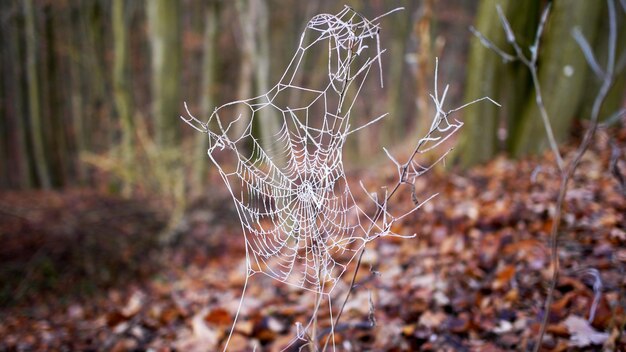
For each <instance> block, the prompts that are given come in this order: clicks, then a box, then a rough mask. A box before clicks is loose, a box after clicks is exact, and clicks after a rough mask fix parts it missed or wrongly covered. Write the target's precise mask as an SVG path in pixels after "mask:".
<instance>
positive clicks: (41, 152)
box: [22, 0, 51, 189]
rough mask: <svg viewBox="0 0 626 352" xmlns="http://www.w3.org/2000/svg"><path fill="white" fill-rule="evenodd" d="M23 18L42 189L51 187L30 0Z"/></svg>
mask: <svg viewBox="0 0 626 352" xmlns="http://www.w3.org/2000/svg"><path fill="white" fill-rule="evenodd" d="M22 4H23V9H24V19H25V25H26V75H27V86H28V105H29V116H30V119H29V120H30V129H31V133H30V142H31V144H32V146H33V157H34V161H35V171H36V173H37V181H38V182H39V184H40V186H41V187H42V188H44V189H48V188H50V187H51V181H50V170H49V168H48V164H47V160H46V153H45V149H44V138H43V131H42V123H41V106H40V104H41V101H40V92H39V80H38V75H37V38H38V37H37V35H36V30H35V9H34V8H33V1H32V0H24V2H23V3H22Z"/></svg>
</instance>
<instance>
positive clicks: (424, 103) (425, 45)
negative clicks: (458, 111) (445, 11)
mask: <svg viewBox="0 0 626 352" xmlns="http://www.w3.org/2000/svg"><path fill="white" fill-rule="evenodd" d="M433 7H434V0H424V1H422V5H421V6H420V9H419V11H420V16H419V20H418V21H417V22H415V37H416V38H417V41H418V43H419V46H418V48H417V53H416V60H417V70H416V73H417V75H416V76H417V82H416V88H417V89H416V94H417V97H416V98H415V99H416V106H417V116H418V118H417V135H418V136H420V137H421V136H425V135H426V134H427V133H428V130H429V129H430V121H432V118H433V114H434V112H435V109H434V108H433V105H432V101H431V100H430V96H429V94H430V92H431V88H430V87H431V86H432V82H433V77H434V72H433V70H434V66H435V65H434V55H433V45H432V40H431V38H432V31H431V25H432V22H433Z"/></svg>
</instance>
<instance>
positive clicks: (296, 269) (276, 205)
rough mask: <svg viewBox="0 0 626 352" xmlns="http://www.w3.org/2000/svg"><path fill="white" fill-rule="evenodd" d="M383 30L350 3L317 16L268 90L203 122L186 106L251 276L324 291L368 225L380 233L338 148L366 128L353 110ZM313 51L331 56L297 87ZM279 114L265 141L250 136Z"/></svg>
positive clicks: (376, 59)
mask: <svg viewBox="0 0 626 352" xmlns="http://www.w3.org/2000/svg"><path fill="white" fill-rule="evenodd" d="M381 17H382V16H381ZM379 18H380V17H379ZM379 30H380V28H379V25H378V24H375V23H374V22H373V21H369V20H367V19H365V18H364V17H362V16H361V15H359V14H358V13H357V12H355V11H354V10H352V9H351V8H349V7H347V6H346V7H345V8H344V9H343V10H342V11H340V12H339V13H338V14H336V15H329V14H320V15H317V16H314V17H313V18H312V19H311V20H310V21H309V22H308V24H307V26H306V29H305V31H304V32H303V34H302V36H301V39H300V44H299V47H298V49H297V52H296V54H295V55H294V57H293V59H292V60H291V62H290V64H289V67H288V68H287V70H286V72H285V73H284V75H283V77H282V78H281V80H280V82H279V83H278V84H277V85H276V86H274V87H273V88H272V89H271V90H270V91H269V92H267V93H266V94H263V95H261V96H258V97H255V98H252V99H247V100H239V101H235V102H232V103H228V104H225V105H223V106H222V107H220V108H217V109H216V110H215V111H214V112H213V114H212V115H211V117H210V118H209V122H208V123H202V122H200V121H198V120H197V119H195V118H194V117H193V116H192V115H191V114H190V113H189V116H190V118H189V119H185V121H187V122H188V123H189V124H191V125H192V126H193V127H194V128H196V129H198V130H200V131H202V132H205V133H208V135H209V137H210V146H209V150H208V154H209V157H210V158H211V160H212V161H213V162H214V164H215V165H216V166H217V168H218V170H219V172H220V175H221V176H222V178H223V180H224V182H225V184H226V186H227V187H228V190H229V191H230V193H231V195H232V197H233V200H234V202H235V205H236V208H237V212H238V215H239V217H240V220H241V224H242V228H243V232H244V235H245V241H246V250H247V254H248V270H249V274H255V273H263V274H266V275H268V276H270V277H272V278H274V279H277V280H279V281H282V282H285V283H288V284H291V285H295V286H297V287H301V288H304V289H308V290H311V291H314V292H318V293H330V291H332V289H333V288H334V287H335V284H336V282H337V280H338V279H339V278H340V277H341V275H342V274H343V273H344V272H345V271H346V268H347V266H348V264H349V263H350V262H351V261H352V260H353V258H354V256H355V255H356V253H357V252H358V251H359V250H360V249H361V248H362V247H363V246H364V245H365V244H366V243H367V242H368V241H370V240H371V239H372V238H373V236H372V234H373V231H374V233H380V232H381V231H383V229H382V228H381V227H380V226H379V225H377V224H376V221H373V220H372V219H371V218H370V217H368V216H367V215H366V214H365V212H364V211H363V210H362V209H361V208H359V206H358V205H357V204H356V202H355V200H354V197H353V195H352V192H351V191H350V188H349V186H348V182H347V179H346V174H345V171H344V163H343V153H342V151H343V147H344V145H345V142H346V138H347V136H348V135H350V134H351V133H353V132H355V131H356V130H358V129H360V128H363V127H365V126H361V127H359V128H356V129H351V127H350V124H349V121H350V112H351V110H352V107H353V104H354V101H355V100H356V97H357V96H358V93H359V91H360V90H361V88H362V86H363V83H364V82H365V77H366V76H367V75H368V73H369V71H370V69H371V67H372V66H373V65H374V64H375V63H377V64H378V65H380V57H381V54H382V53H383V52H384V51H382V50H380V45H379V34H378V33H379ZM311 49H317V50H320V51H322V52H323V53H324V54H325V55H327V56H328V67H327V69H328V76H327V78H328V79H327V81H326V82H323V83H324V84H322V85H321V89H314V88H311V87H303V86H298V85H296V84H295V82H296V81H302V80H303V75H302V72H301V71H302V70H301V68H302V67H301V66H302V63H303V61H305V58H306V54H307V53H308V52H309V51H310V50H311ZM379 68H380V66H379ZM381 84H382V76H381ZM348 97H349V98H348ZM382 117H384V115H383V116H380V117H378V118H376V119H374V120H372V121H370V122H369V123H368V124H367V125H369V124H370V123H373V122H376V121H378V120H379V119H381V118H382ZM257 120H259V121H257ZM276 121H278V127H277V128H276V127H275V129H276V131H273V133H272V134H271V138H269V140H268V138H266V139H265V140H263V139H262V137H255V135H254V134H253V131H255V129H256V128H257V126H259V124H271V123H272V122H276ZM220 151H225V152H226V153H227V154H230V155H231V156H232V157H234V159H235V160H236V165H235V167H231V168H230V169H229V168H228V166H227V165H226V163H224V162H222V161H221V160H219V157H218V156H217V154H218V152H220Z"/></svg>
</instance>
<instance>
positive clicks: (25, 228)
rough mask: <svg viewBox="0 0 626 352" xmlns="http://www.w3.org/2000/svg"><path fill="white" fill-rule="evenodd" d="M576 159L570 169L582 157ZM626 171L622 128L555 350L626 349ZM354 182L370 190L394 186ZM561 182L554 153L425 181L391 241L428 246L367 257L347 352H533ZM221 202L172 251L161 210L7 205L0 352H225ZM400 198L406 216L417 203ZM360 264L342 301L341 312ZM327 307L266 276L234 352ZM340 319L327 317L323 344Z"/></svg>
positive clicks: (601, 158)
mask: <svg viewBox="0 0 626 352" xmlns="http://www.w3.org/2000/svg"><path fill="white" fill-rule="evenodd" d="M609 136H611V137H610V138H609ZM615 146H618V147H615ZM563 151H564V152H565V155H566V156H569V157H570V158H571V156H572V151H573V149H572V148H571V147H567V146H565V147H563ZM620 153H621V154H620ZM616 157H617V158H618V159H615V158H616ZM612 160H619V162H617V163H616V164H615V163H612ZM625 160H626V129H622V130H620V131H610V132H608V133H607V132H606V131H604V132H601V133H600V134H599V135H598V136H597V137H596V140H595V143H594V146H593V148H592V150H590V151H589V152H588V153H587V154H586V156H585V157H584V159H583V162H582V164H581V166H580V168H579V170H578V172H577V173H576V175H575V177H574V180H573V182H572V183H571V185H570V191H569V193H568V196H567V199H566V212H565V216H564V219H563V222H562V224H561V231H560V235H559V244H560V245H559V257H560V263H561V270H560V277H559V281H558V285H557V290H556V293H555V297H554V298H555V299H554V304H553V305H552V308H551V310H550V317H549V320H550V325H549V327H548V335H547V337H546V338H545V340H544V350H545V351H569V350H571V351H578V350H617V351H624V350H626V333H625V332H624V331H623V330H624V324H625V323H626V314H625V307H626V185H625V184H624V183H623V182H624V175H625V174H626V163H625ZM350 177H351V178H352V179H353V180H354V181H355V182H357V181H358V180H363V182H364V184H365V185H366V187H367V188H368V189H375V185H377V184H393V182H394V177H397V174H396V170H395V169H393V168H389V169H381V168H378V170H377V172H376V173H373V172H371V171H370V172H369V173H368V172H358V173H355V174H352V175H350ZM620 182H622V183H620ZM558 186H559V177H558V174H557V172H556V170H555V168H554V162H553V160H552V159H551V158H550V156H549V154H546V155H545V156H543V157H536V158H529V159H524V160H520V161H512V160H508V159H505V158H498V159H496V160H494V161H492V162H490V163H488V164H486V165H484V166H480V167H476V168H474V169H472V170H470V171H468V172H465V173H462V174H461V173H454V172H448V173H445V174H444V173H442V172H438V171H437V172H433V173H431V174H429V175H425V176H423V177H422V178H420V179H418V181H417V183H416V190H417V192H418V194H420V196H419V197H422V196H421V194H428V192H437V193H439V195H438V196H437V197H436V198H434V199H433V200H431V201H430V202H428V203H426V204H424V206H423V207H422V208H421V209H420V210H419V211H418V212H416V213H415V214H414V215H412V216H411V217H410V218H407V220H406V221H404V222H403V223H402V225H401V226H398V227H396V228H394V230H395V231H396V232H398V233H402V234H413V233H415V234H417V236H416V237H415V238H412V239H399V238H385V239H380V240H377V241H375V242H373V243H370V244H368V246H367V250H366V254H365V255H364V257H363V262H362V266H361V270H360V271H359V275H358V277H357V279H356V287H355V289H354V290H353V292H352V297H351V299H350V301H349V302H348V304H347V306H346V308H345V311H344V315H343V316H342V318H341V320H340V322H339V324H338V325H337V326H336V327H335V336H334V343H335V346H336V350H338V351H364V350H370V351H414V350H422V351H442V350H447V351H507V350H527V349H529V348H531V347H532V346H533V343H534V342H535V340H536V338H537V335H538V330H539V326H540V321H541V319H542V317H543V302H544V299H545V295H546V292H547V287H548V285H549V278H550V277H551V266H550V247H549V239H548V235H547V233H548V232H549V228H550V226H551V214H553V212H554V209H555V208H554V199H555V198H556V194H557V192H558ZM215 187H216V189H217V188H220V187H221V185H219V186H215ZM212 193H213V194H212V196H211V198H210V199H201V200H198V201H197V202H195V203H194V204H192V205H191V206H190V207H189V211H188V212H187V214H186V216H185V218H184V220H183V221H182V223H181V224H180V225H179V226H178V228H177V229H176V241H175V242H174V243H173V244H171V245H168V246H159V245H158V243H157V241H156V238H158V233H159V231H160V230H161V229H163V227H164V225H165V223H166V214H164V212H163V211H160V210H158V209H159V206H158V205H155V204H153V203H151V202H147V201H142V200H125V199H122V198H117V197H112V196H109V195H105V194H102V193H98V192H94V191H83V190H73V191H72V190H70V191H64V192H62V193H58V192H6V193H2V194H0V241H1V243H2V245H1V246H0V351H47V350H60V351H62V350H66V351H90V350H94V351H96V350H97V351H128V350H135V351H142V350H152V351H174V350H176V351H216V350H220V346H221V345H223V343H224V342H225V339H226V337H227V335H228V331H229V329H230V326H231V324H232V321H233V318H234V312H235V311H236V310H237V305H238V303H239V297H240V294H241V291H242V287H243V284H244V281H245V277H246V271H245V249H244V243H243V238H242V237H243V236H242V234H241V227H240V225H239V223H238V218H237V215H236V213H235V212H234V210H232V209H231V206H230V204H231V201H230V200H229V199H228V198H227V197H226V195H225V194H224V193H223V192H219V191H214V192H212ZM422 199H423V198H422ZM397 201H398V202H399V203H398V204H400V207H402V204H406V205H407V206H410V204H411V203H412V202H411V194H410V192H408V190H407V191H406V192H401V193H400V196H399V198H398V199H397ZM223 204H229V206H228V207H226V206H223ZM355 262H356V261H353V262H352V266H351V270H349V271H348V274H347V275H345V277H344V279H345V280H344V281H346V283H343V284H339V285H338V286H337V287H336V289H335V290H334V291H333V292H332V294H331V298H332V299H333V301H332V302H333V309H334V316H336V314H337V310H338V307H339V306H340V304H341V302H342V299H343V297H345V294H346V291H347V287H348V284H347V282H349V280H350V278H351V273H352V272H353V270H354V265H355ZM314 302H315V294H314V293H311V292H309V291H302V290H298V289H295V288H293V287H290V286H287V285H284V284H281V283H279V282H276V281H274V280H271V279H269V278H268V277H265V276H263V275H255V276H253V277H252V278H251V280H250V282H249V285H248V290H247V292H246V298H245V300H244V304H243V306H242V310H241V315H240V317H239V320H238V322H237V325H236V329H235V333H234V335H233V337H232V339H231V341H230V345H229V350H232V351H251V350H254V349H255V346H256V351H266V350H267V351H280V350H282V349H283V348H284V347H285V346H287V345H288V344H289V343H290V342H293V341H292V340H293V338H294V337H295V336H296V334H297V332H296V330H297V323H298V322H300V323H303V324H305V323H306V322H307V321H308V319H309V318H310V315H311V312H312V310H313V306H314ZM328 318H329V314H328V307H327V306H322V308H321V309H320V314H319V316H318V321H317V327H318V330H317V336H319V337H318V339H323V338H324V336H325V335H324V332H325V331H327V327H328V326H329V319H328ZM302 344H303V343H302V342H296V343H294V344H292V345H291V348H290V350H298V347H299V346H301V345H302ZM304 350H309V349H308V348H305V349H304ZM310 350H315V349H310Z"/></svg>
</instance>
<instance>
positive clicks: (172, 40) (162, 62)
mask: <svg viewBox="0 0 626 352" xmlns="http://www.w3.org/2000/svg"><path fill="white" fill-rule="evenodd" d="M146 5H147V7H148V8H147V10H148V25H149V29H150V46H151V49H152V99H153V105H152V114H153V116H154V121H155V132H156V141H157V143H158V145H160V146H172V145H174V144H175V143H176V142H177V141H178V139H179V137H180V133H179V131H180V130H179V127H180V121H179V119H178V118H177V117H178V116H179V115H180V113H179V112H180V109H179V106H180V97H179V94H180V84H179V82H180V74H181V65H180V60H181V58H180V56H181V45H180V42H181V36H180V18H179V3H178V1H170V0H151V1H147V2H146Z"/></svg>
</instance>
